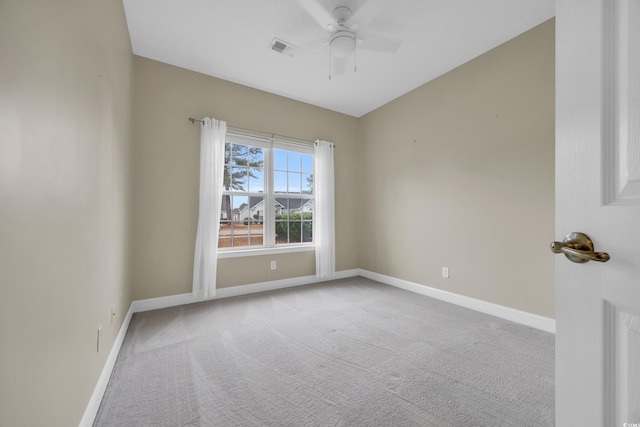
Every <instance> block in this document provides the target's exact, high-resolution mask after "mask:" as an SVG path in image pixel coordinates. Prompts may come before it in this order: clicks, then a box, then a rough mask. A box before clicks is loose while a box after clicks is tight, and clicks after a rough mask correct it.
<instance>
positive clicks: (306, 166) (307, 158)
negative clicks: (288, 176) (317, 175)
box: [302, 154, 313, 173]
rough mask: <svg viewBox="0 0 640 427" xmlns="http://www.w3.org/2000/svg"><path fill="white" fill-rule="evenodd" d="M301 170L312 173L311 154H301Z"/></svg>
mask: <svg viewBox="0 0 640 427" xmlns="http://www.w3.org/2000/svg"><path fill="white" fill-rule="evenodd" d="M302 172H306V173H313V156H312V155H310V154H303V155H302Z"/></svg>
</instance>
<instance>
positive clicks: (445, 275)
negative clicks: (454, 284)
mask: <svg viewBox="0 0 640 427" xmlns="http://www.w3.org/2000/svg"><path fill="white" fill-rule="evenodd" d="M442 278H444V279H448V278H449V267H442Z"/></svg>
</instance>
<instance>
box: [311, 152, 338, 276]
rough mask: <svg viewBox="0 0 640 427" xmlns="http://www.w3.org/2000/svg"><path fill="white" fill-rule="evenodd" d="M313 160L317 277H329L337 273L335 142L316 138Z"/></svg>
mask: <svg viewBox="0 0 640 427" xmlns="http://www.w3.org/2000/svg"><path fill="white" fill-rule="evenodd" d="M313 159H314V176H313V181H314V186H315V188H314V192H315V199H316V203H315V207H314V211H315V212H314V221H313V222H314V240H315V244H316V276H317V277H318V278H319V279H330V278H331V277H333V275H334V274H335V272H336V245H335V208H334V178H333V144H332V143H330V142H327V141H320V140H317V141H316V143H315V152H314V156H313Z"/></svg>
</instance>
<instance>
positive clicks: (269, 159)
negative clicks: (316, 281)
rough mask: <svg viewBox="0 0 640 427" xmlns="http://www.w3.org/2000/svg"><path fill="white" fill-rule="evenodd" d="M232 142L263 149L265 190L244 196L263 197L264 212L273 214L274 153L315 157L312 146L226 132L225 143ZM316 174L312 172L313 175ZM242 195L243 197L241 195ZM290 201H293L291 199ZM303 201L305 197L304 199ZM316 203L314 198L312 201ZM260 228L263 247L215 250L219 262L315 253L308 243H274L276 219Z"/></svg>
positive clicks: (313, 246)
mask: <svg viewBox="0 0 640 427" xmlns="http://www.w3.org/2000/svg"><path fill="white" fill-rule="evenodd" d="M226 142H231V143H233V144H242V145H251V146H254V147H260V148H263V149H264V150H265V151H264V153H265V156H264V170H265V173H264V186H265V188H266V189H267V191H265V192H264V193H255V194H254V193H250V194H249V193H247V194H246V195H247V196H249V197H264V201H265V202H264V203H265V212H274V211H275V200H276V198H277V197H276V195H275V194H274V182H273V176H271V175H272V173H273V171H274V166H273V161H274V160H273V150H274V149H280V150H287V151H296V152H299V153H303V154H311V155H314V154H315V153H314V148H313V146H304V145H300V144H293V143H288V142H284V141H278V140H273V139H271V140H269V139H266V138H259V137H253V136H246V135H240V134H235V133H230V132H227V135H226V137H225V143H226ZM314 174H315V171H314ZM229 193H230V194H234V192H229ZM242 195H245V194H244V193H243V194H242ZM291 197H295V196H294V195H291ZM303 198H305V197H303ZM311 199H312V200H315V195H314V197H312V198H311ZM263 224H264V228H263V233H264V237H263V240H264V241H266V243H265V244H264V246H241V247H234V248H218V256H217V258H218V259H224V258H236V257H243V256H259V255H272V254H282V253H292V252H306V251H314V250H315V249H316V245H315V241H314V242H311V243H287V244H282V243H281V244H279V245H276V243H275V218H270V220H269V221H265V222H264V223H263Z"/></svg>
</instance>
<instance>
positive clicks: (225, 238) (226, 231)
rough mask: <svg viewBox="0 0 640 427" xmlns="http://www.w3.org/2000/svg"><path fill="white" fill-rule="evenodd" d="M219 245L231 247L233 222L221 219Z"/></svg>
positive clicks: (220, 246)
mask: <svg viewBox="0 0 640 427" xmlns="http://www.w3.org/2000/svg"><path fill="white" fill-rule="evenodd" d="M218 247H219V248H230V247H231V222H229V221H220V232H219V235H218Z"/></svg>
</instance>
